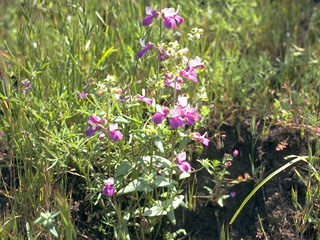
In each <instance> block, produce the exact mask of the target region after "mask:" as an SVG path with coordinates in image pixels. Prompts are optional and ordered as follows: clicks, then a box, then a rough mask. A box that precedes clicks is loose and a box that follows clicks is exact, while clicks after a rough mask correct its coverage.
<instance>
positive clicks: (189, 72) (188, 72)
mask: <svg viewBox="0 0 320 240" xmlns="http://www.w3.org/2000/svg"><path fill="white" fill-rule="evenodd" d="M180 75H181V76H182V77H185V78H187V79H190V80H191V81H194V82H198V79H197V70H195V69H194V68H190V67H187V68H186V69H185V70H180Z"/></svg>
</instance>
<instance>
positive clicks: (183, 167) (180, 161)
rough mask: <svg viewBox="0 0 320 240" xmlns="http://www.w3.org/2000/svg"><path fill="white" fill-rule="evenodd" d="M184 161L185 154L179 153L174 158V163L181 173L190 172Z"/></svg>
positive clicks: (189, 167)
mask: <svg viewBox="0 0 320 240" xmlns="http://www.w3.org/2000/svg"><path fill="white" fill-rule="evenodd" d="M186 159H187V154H186V153H185V152H182V153H179V154H178V156H177V157H176V162H177V163H178V166H179V169H180V171H181V172H189V171H190V170H191V166H190V164H189V163H188V162H186Z"/></svg>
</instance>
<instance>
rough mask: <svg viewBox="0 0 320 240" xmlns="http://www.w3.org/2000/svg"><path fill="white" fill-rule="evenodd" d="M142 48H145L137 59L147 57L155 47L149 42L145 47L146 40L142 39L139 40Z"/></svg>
mask: <svg viewBox="0 0 320 240" xmlns="http://www.w3.org/2000/svg"><path fill="white" fill-rule="evenodd" d="M139 42H140V44H141V46H142V47H143V48H142V50H141V51H139V52H138V53H137V58H142V57H143V55H145V54H146V53H147V52H148V51H149V50H150V49H151V48H152V47H153V43H151V42H148V44H147V45H145V40H144V39H140V40H139Z"/></svg>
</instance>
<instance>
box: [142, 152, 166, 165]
mask: <svg viewBox="0 0 320 240" xmlns="http://www.w3.org/2000/svg"><path fill="white" fill-rule="evenodd" d="M150 159H151V157H150V156H144V157H142V160H143V162H144V164H149V163H150ZM152 161H153V163H154V166H155V167H160V168H170V166H171V161H169V160H168V159H166V158H164V157H160V156H157V155H154V156H153V157H152Z"/></svg>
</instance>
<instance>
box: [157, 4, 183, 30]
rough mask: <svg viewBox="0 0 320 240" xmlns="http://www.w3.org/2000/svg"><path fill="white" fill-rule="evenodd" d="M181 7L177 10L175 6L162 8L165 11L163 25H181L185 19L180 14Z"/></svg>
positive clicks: (172, 26)
mask: <svg viewBox="0 0 320 240" xmlns="http://www.w3.org/2000/svg"><path fill="white" fill-rule="evenodd" d="M178 12H179V7H178V9H177V11H175V10H174V8H164V9H163V10H162V13H163V25H164V26H165V27H166V28H168V29H170V28H175V27H176V25H177V24H178V25H180V24H181V23H183V22H184V19H183V18H182V17H180V16H179V15H178Z"/></svg>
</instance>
